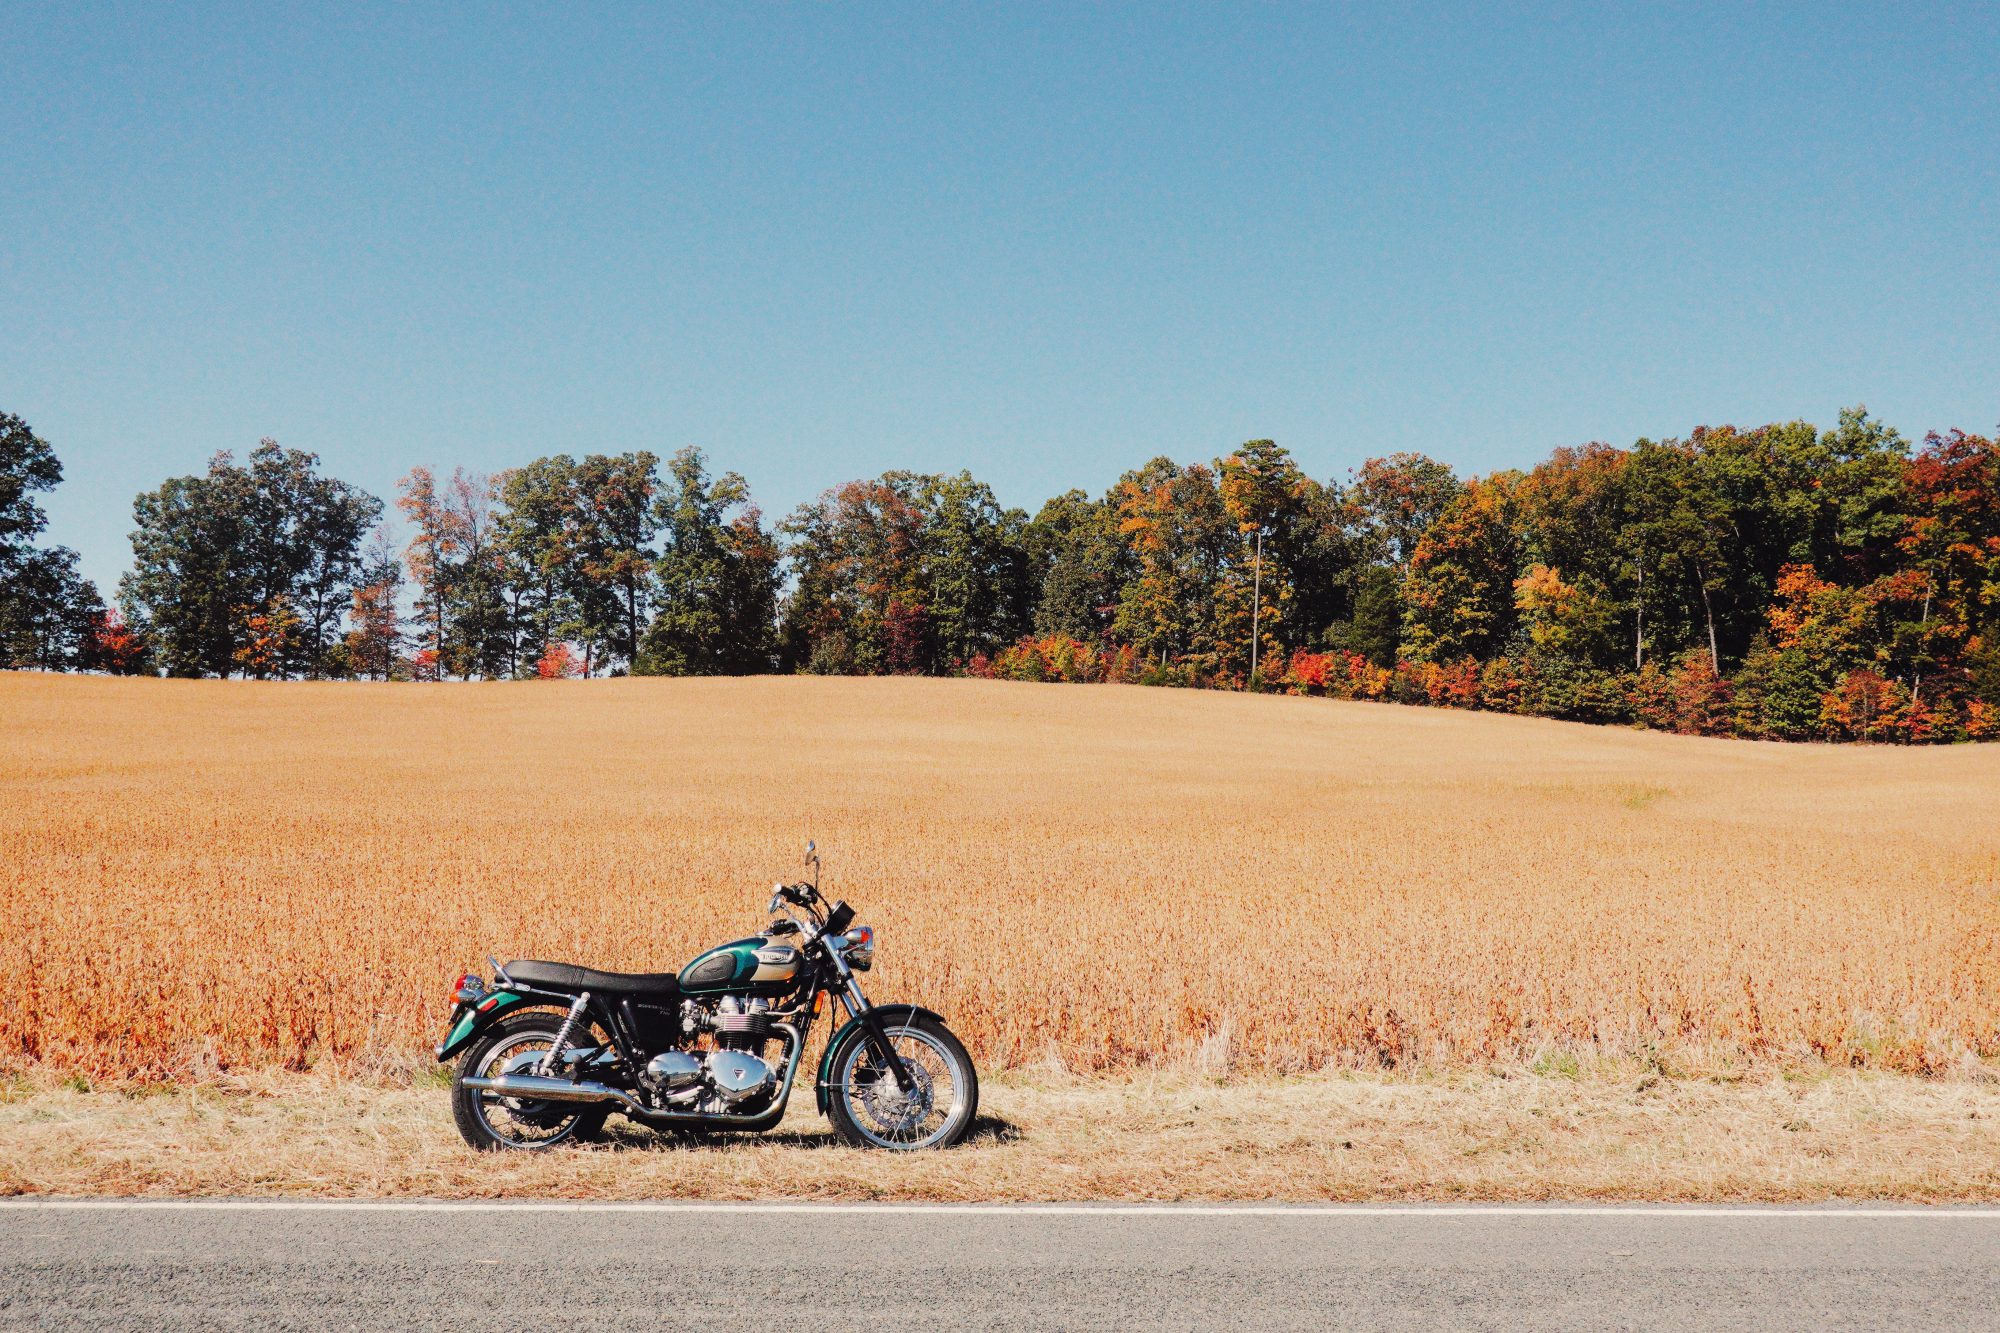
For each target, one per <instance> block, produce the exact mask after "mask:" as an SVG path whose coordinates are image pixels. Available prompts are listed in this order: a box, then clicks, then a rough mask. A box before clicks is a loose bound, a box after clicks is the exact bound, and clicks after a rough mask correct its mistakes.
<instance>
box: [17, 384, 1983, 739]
mask: <svg viewBox="0 0 2000 1333" xmlns="http://www.w3.org/2000/svg"><path fill="white" fill-rule="evenodd" d="M60 477H61V469H60V466H59V464H58V463H57V462H56V460H55V455H54V452H53V451H52V450H51V449H50V448H49V446H48V445H47V444H46V443H45V442H44V441H42V440H40V439H39V438H38V437H36V436H35V435H34V433H33V432H32V431H31V430H29V428H28V427H27V425H26V424H25V423H24V422H22V421H21V420H20V419H19V418H17V417H11V416H0V654H4V658H0V660H4V661H5V662H7V663H9V664H12V665H17V666H35V667H43V668H49V669H82V670H104V671H115V672H148V671H149V672H161V673H165V674H169V675H177V676H228V675H241V676H249V677H256V678H292V677H309V678H355V677H364V678H373V679H381V680H389V679H413V680H438V679H445V678H454V677H455V678H460V679H506V678H521V677H535V676H542V677H547V676H564V675H604V674H622V673H631V674H661V675H721V674H748V673H756V672H768V671H807V672H815V673H825V674H926V675H950V674H966V675H977V676H987V677H998V678H1007V679H1024V680H1065V681H1130V682H1136V683H1143V684H1157V685H1178V686H1192V687H1206V688H1223V689H1265V690H1283V691H1288V692H1292V693H1300V694H1316V695H1331V696H1336V697H1345V698H1360V699H1385V700H1394V701H1399V702H1407V703H1428V704H1438V705H1445V706H1456V707H1470V708H1484V709H1492V710H1498V711H1507V712H1515V713H1525V714H1534V715H1540V716H1547V717H1558V718H1571V719H1577V720H1584V721H1593V722H1609V723H1625V724H1636V725H1642V726H1650V727H1657V728H1662V729H1667V730H1675V731H1684V732H1693V733H1699V734H1708V735H1739V736H1750V737H1767V738H1784V739H1811V738H1832V739H1884V740H1901V741H1943V740H1957V739H1980V738H1987V737H1993V736H1996V735H2000V449H1996V446H1995V445H1994V443H1993V442H1992V441H1991V440H1988V439H1986V438H1984V437H1981V436H1977V435H1970V434H1967V433H1965V432H1963V431H1957V430H1954V431H1949V432H1943V433H1932V434H1930V435H1927V436H1925V437H1924V438H1923V439H1922V440H1921V441H1920V442H1917V443H1915V444H1912V443H1911V442H1910V441H1909V440H1907V439H1905V438H1904V437H1903V436H1902V435H1900V434H1899V433H1898V432H1896V431H1895V430H1893V429H1891V428H1890V427H1888V426H1886V425H1885V424H1883V423H1881V422H1879V421H1877V420H1875V419H1873V418H1871V417H1870V416H1869V415H1868V414H1867V413H1866V412H1865V410H1863V409H1859V408H1856V409H1852V410H1850V411H1847V412H1843V413H1842V414H1841V416H1840V420H1839V422H1838V424H1837V425H1836V426H1834V427H1833V428H1831V429H1826V430H1821V429H1818V428H1816V427H1814V426H1812V425H1809V424H1807V423H1803V422H1788V423H1781V424H1774V425H1768V426H1762V427H1758V428H1755V429H1737V428H1734V427H1716V428H1702V429H1698V430H1695V431H1693V432H1692V433H1690V434H1689V435H1688V436H1686V437H1685V438H1667V439H1660V440H1653V439H1641V440H1639V441H1637V442H1636V443H1634V444H1633V445H1632V446H1630V447H1629V448H1619V447H1613V446H1610V445H1605V444H1589V445H1583V446H1580V447H1575V448H1561V449H1557V450H1555V451H1554V453H1552V454H1551V455H1550V456H1549V457H1548V458H1547V459H1546V460H1544V461H1543V462H1541V463H1540V464H1538V465H1537V466H1535V467H1534V468H1532V469H1528V470H1525V471H1521V470H1503V471H1499V472H1494V473H1490V474H1487V475H1484V476H1472V477H1460V476H1459V475H1457V474H1456V473H1455V472H1454V471H1453V470H1452V469H1451V468H1450V467H1448V466H1447V465H1445V464H1444V463H1441V462H1439V461H1437V460H1435V459H1432V458H1429V457H1427V456H1424V455H1422V454H1415V453H1397V454H1391V455H1389V456H1387V457H1382V458H1371V459H1368V460H1367V461H1365V462H1363V463H1362V464H1361V465H1360V466H1359V467H1357V468H1355V469H1354V470H1353V471H1352V472H1351V473H1349V474H1348V475H1347V476H1346V477H1345V478H1344V479H1340V480H1328V481H1320V480H1317V479H1315V478H1313V477H1310V476H1308V475H1307V474H1306V473H1305V472H1304V471H1303V470H1302V469H1301V468H1300V467H1299V466H1298V464H1297V463H1296V461H1295V460H1294V459H1293V458H1292V457H1291V456H1290V455H1289V454H1288V453H1287V451H1286V450H1284V449H1283V448H1281V447H1279V446H1278V445H1277V444H1275V443H1273V442H1272V441H1270V440H1253V441H1250V442H1248V443H1246V444H1244V445H1242V446H1241V447H1239V448H1237V449H1235V450H1233V451H1231V452H1230V453H1228V454H1227V455H1225V456H1223V457H1220V458H1217V459H1215V460H1214V461H1212V462H1204V463H1193V464H1187V465H1183V464H1180V463H1177V462H1175V461H1173V460H1171V459H1167V458H1156V459H1154V460H1152V461H1151V462H1149V463H1146V464H1145V465H1144V466H1142V467H1139V468H1136V469H1134V470H1132V471H1130V472H1127V473H1125V474H1124V475H1123V476H1122V477H1120V478H1119V479H1118V480H1117V481H1116V482H1115V483H1113V484H1112V485H1111V487H1110V488H1109V489H1107V490H1106V491H1105V492H1103V493H1102V494H1101V495H1096V496H1093V495H1091V494H1089V493H1088V492H1085V491H1082V490H1072V491H1069V492H1067V493H1065V494H1063V495H1060V496H1057V497H1055V498H1054V499H1051V500H1049V501H1048V502H1047V503H1046V504H1044V505H1042V506H1041V508H1040V509H1039V511H1038V512H1036V513H1035V514H1034V515H1033V516H1032V517H1031V516H1030V515H1029V514H1028V513H1027V512H1026V511H1024V510H1021V509H1015V508H1009V507H1006V506H1004V505H1002V504H1001V503H1000V502H999V500H998V499H997V497H996V496H995V494H994V492H993V491H992V489H991V488H990V487H989V486H987V485H986V484H985V483H983V482H980V481H978V480H976V479H974V478H973V477H972V476H971V475H970V474H969V473H965V472H960V473H957V474H955V475H941V474H920V473H913V472H889V473H885V474H884V475H882V476H880V477H878V478H874V479H871V480H861V481H852V482H848V483H846V484H844V485H841V486H838V487H835V488H834V489H832V490H830V491H828V492H826V493H825V494H823V495H821V496H820V497H818V498H817V499H815V500H813V501H810V502H808V503H806V504H803V505H801V506H799V507H798V508H797V509H796V510H795V511H793V512H792V513H791V514H789V515H787V516H786V517H784V518H783V519H782V520H781V521H779V522H777V523H776V524H775V525H771V524H767V523H766V522H765V520H764V517H763V515H762V514H761V512H760V511H759V510H758V509H757V507H756V506H755V505H754V503H752V500H751V496H750V491H749V487H748V485H747V484H746V483H745V482H744V480H743V478H742V477H740V476H738V475H737V474H735V473H733V472H725V473H722V474H720V475H716V474H714V473H713V472H712V471H711V470H710V467H709V464H708V461H707V459H706V458H705V457H704V455H703V454H702V453H701V452H700V451H699V450H696V449H684V450H682V451H681V452H679V453H677V454H674V455H673V456H672V457H671V458H668V459H665V460H664V461H663V460H662V459H660V458H659V457H658V456H657V455H654V454H652V453H648V452H644V451H635V452H628V453H623V454H617V455H589V456H586V457H583V458H573V457H571V456H569V455H553V456H549V457H544V458H538V459H535V460H534V461H532V462H530V463H527V464H526V465H524V466H522V467H518V468H512V469H509V470H507V471H504V472H500V473H497V474H494V475H491V476H485V475H478V474H470V473H467V472H465V471H463V470H460V471H456V472H454V473H452V474H451V475H450V476H448V477H443V478H440V477H438V476H436V475H434V474H433V472H432V471H431V470H429V469H426V468H422V467H419V468H414V469H412V470H411V471H410V473H409V474H408V475H407V476H405V477H404V478H403V479H402V481H401V482H400V483H399V486H398V490H397V494H396V495H395V497H394V498H393V505H394V508H395V511H396V512H397V514H398V515H400V519H401V524H402V528H403V531H404V534H405V535H404V537H403V538H402V539H401V540H400V541H397V540H392V539H391V537H390V535H389V533H390V528H389V527H388V526H385V525H384V524H383V522H382V520H383V519H384V517H385V514H386V512H387V509H388V507H387V506H385V505H384V504H383V503H382V501H380V500H379V499H377V498H375V497H373V496H370V495H368V494H366V493H365V492H364V491H362V490H360V489H359V488H357V487H354V486H352V485H349V484H348V483H345V482H342V481H339V480H336V479H333V478H330V477H327V476H325V475H323V474H322V473H321V471H320V469H319V460H318V459H317V458H316V457H315V456H314V455H312V454H310V453H305V452H301V451H298V450H292V449H286V448H282V447H281V446H279V445H278V444H276V443H275V442H273V441H270V440H265V441H263V442H262V443H260V444H259V445H258V446H257V447H256V448H255V449H253V450H251V452H250V453H249V455H248V457H247V458H246V459H245V460H243V461H242V462H238V461H237V460H236V459H235V458H234V457H233V456H232V455H230V454H226V453H225V454H218V455H217V456H216V457H215V458H214V459H213V460H212V461H211V463H210V464H209V467H208V470H207V472H206V473H205V474H202V475H198V476H188V477H178V478H172V479H169V480H167V481H165V482H163V483H162V484H161V486H160V487H159V488H158V489H157V490H154V491H149V492H147V493H145V494H142V495H140V496H139V497H138V498H137V500H136V501H135V502H134V507H133V517H134V524H135V527H134V531H133V534H132V547H133V566H132V570H131V572H130V573H129V574H128V575H126V576H125V578H124V579H123V580H122V581H121V583H120V586H119V588H118V592H117V598H116V606H115V607H114V606H106V605H105V604H104V603H103V601H102V599H101V598H100V596H99V594H98V593H97V591H96V590H95V589H94V588H92V587H91V586H90V585H89V584H88V583H87V582H86V581H85V580H83V579H81V578H80V577H79V576H78V574H77V572H76V557H75V555H74V553H73V552H69V551H67V550H64V549H62V548H47V549H45V548H42V547H39V546H37V545H36V544H35V540H34V539H35V538H36V536H37V535H38V534H39V532H40V531H41V529H42V527H43V519H42V515H41V512H40V510H39V508H38V506H37V505H36V504H35V502H34V498H33V496H34V493H35V492H37V491H39V490H46V489H47V488H49V487H52V486H54V485H55V484H56V483H57V481H59V480H60Z"/></svg>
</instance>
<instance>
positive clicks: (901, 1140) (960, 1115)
mask: <svg viewBox="0 0 2000 1333" xmlns="http://www.w3.org/2000/svg"><path fill="white" fill-rule="evenodd" d="M888 1037H889V1044H890V1045H891V1046H892V1047H894V1048H895V1051H896V1055H897V1057H898V1058H899V1059H900V1060H901V1061H902V1062H903V1067H904V1068H905V1069H907V1070H908V1071H909V1073H910V1082H911V1085H912V1086H911V1087H910V1088H909V1089H908V1090H907V1091H905V1090H904V1089H903V1088H902V1087H900V1086H898V1084H897V1082H896V1079H895V1076H894V1075H893V1074H891V1073H890V1071H889V1070H888V1068H887V1067H886V1066H885V1065H883V1063H882V1062H881V1061H880V1060H879V1059H878V1057H877V1056H876V1053H875V1050H874V1048H873V1046H872V1045H871V1043H870V1042H869V1041H868V1039H867V1037H866V1036H865V1035H864V1034H862V1033H858V1032H857V1033H856V1034H855V1035H854V1037H853V1038H852V1039H850V1040H849V1041H848V1042H847V1043H846V1044H845V1045H844V1046H843V1047H842V1048H841V1051H840V1053H839V1055H838V1056H837V1057H836V1058H835V1060H834V1093H835V1096H834V1099H833V1103H832V1105H831V1107H830V1108H829V1109H830V1110H831V1111H832V1120H833V1127H834V1130H835V1132H836V1133H838V1134H839V1135H840V1137H841V1138H842V1139H843V1140H845V1141H846V1142H848V1143H851V1144H853V1145H854V1146H855V1147H863V1148H889V1149H893V1150H897V1151H904V1152H908V1151H913V1150H915V1149H919V1148H948V1147H950V1146H951V1145H952V1144H954V1143H957V1142H958V1141H959V1140H961V1139H963V1138H964V1137H965V1135H966V1132H967V1131H968V1130H970V1129H971V1128H972V1120H973V1117H974V1116H975V1115H976V1114H977V1113H978V1110H979V1080H978V1076H977V1075H976V1074H975V1073H974V1072H973V1068H972V1059H971V1057H969V1056H968V1055H966V1053H965V1047H964V1046H962V1045H961V1044H960V1043H959V1040H958V1038H956V1037H954V1036H952V1035H951V1033H950V1032H949V1031H948V1030H947V1029H946V1028H945V1026H944V1025H943V1024H942V1023H938V1022H935V1021H933V1020H931V1019H927V1018H911V1019H907V1020H905V1021H903V1022H901V1023H892V1024H891V1025H890V1026H889V1029H888Z"/></svg>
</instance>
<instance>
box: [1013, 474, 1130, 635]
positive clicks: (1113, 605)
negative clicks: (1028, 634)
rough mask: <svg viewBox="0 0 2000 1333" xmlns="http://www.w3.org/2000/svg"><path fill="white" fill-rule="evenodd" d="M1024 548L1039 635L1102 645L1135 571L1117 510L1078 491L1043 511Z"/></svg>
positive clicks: (1026, 533) (1025, 537) (1026, 535)
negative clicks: (1120, 594)
mask: <svg viewBox="0 0 2000 1333" xmlns="http://www.w3.org/2000/svg"><path fill="white" fill-rule="evenodd" d="M1021 545H1022V549H1023V551H1024V552H1025V555H1026V559H1027V564H1028V578H1029V581H1030V583H1031V585H1032V586H1033V587H1034V588H1035V589H1036V590H1037V591H1036V596H1035V598H1034V606H1035V610H1034V629H1035V633H1037V634H1042V635H1056V636H1060V637H1063V638H1069V639H1076V640H1079V641H1081V642H1083V643H1090V644H1097V643H1102V642H1104V641H1105V639H1106V638H1107V637H1108V636H1109V635H1110V633H1111V627H1112V622H1113V620H1114V618H1115V617H1116V616H1117V613H1118V599H1119V591H1120V589H1121V588H1122V587H1123V586H1124V584H1125V580H1126V579H1127V578H1128V577H1130V574H1131V569H1132V562H1131V558H1130V552H1129V550H1128V548H1127V547H1126V545H1125V543H1124V542H1123V541H1121V540H1120V539H1119V535H1118V512H1117V508H1116V506H1115V505H1114V504H1113V503H1112V502H1110V501H1108V500H1093V499H1091V498H1090V497H1089V495H1087V494H1086V493H1085V492H1083V491H1080V490H1071V491H1065V492H1064V493H1063V494H1061V495H1058V496H1056V497H1055V498H1054V499H1053V500H1050V501H1049V502H1048V503H1046V504H1044V505H1043V506H1042V507H1041V510H1040V512H1038V513H1037V514H1036V515H1035V517H1034V521H1033V522H1031V523H1029V524H1028V525H1027V527H1026V528H1025V529H1024V530H1023V531H1022V534H1021Z"/></svg>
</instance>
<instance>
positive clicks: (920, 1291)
mask: <svg viewBox="0 0 2000 1333" xmlns="http://www.w3.org/2000/svg"><path fill="white" fill-rule="evenodd" d="M1996 1323H2000V1210H1993V1209H1984V1210H1959V1211H1954V1210H1949V1209H1939V1210H1935V1211H1926V1210H1881V1211H1869V1210H1839V1209H1832V1210H1827V1211H1824V1212H1818V1211H1811V1210H1757V1209H1742V1210H1724V1209H1702V1210H1669V1209H1643V1210H1641V1209H1617V1208H1607V1209H1570V1210H1548V1209H1473V1208H1465V1209H1415V1208H1412V1209H1361V1208H1355V1209H1335V1210H1308V1209H1296V1210H1294V1209H1255V1210H1244V1209H1224V1208H1217V1209H1157V1210H1153V1209H1132V1210H1127V1209H1117V1208H1105V1209H1093V1210H1086V1209H1082V1208H1061V1209H1033V1208H1025V1209H984V1208H982V1209H967V1210H955V1209H939V1208H915V1207H910V1208H870V1207H868V1206H865V1205H862V1206H854V1207H844V1208H824V1209H803V1210H801V1209H788V1208H780V1209H742V1208H738V1209H726V1208H725V1209H719V1210H718V1209H712V1208H704V1207H699V1206H697V1207H693V1208H688V1207H681V1208H663V1207H658V1206H649V1205H640V1206H637V1207H628V1208H620V1207H617V1206H593V1207H589V1208H584V1209H578V1208H575V1207H564V1206H553V1207H552V1206H546V1205H505V1204H502V1205H473V1206H464V1205H414V1206H411V1205H403V1206H389V1207H384V1206H381V1205H372V1206H362V1207H359V1208H353V1207H314V1206H305V1207H300V1206H283V1205H280V1206H277V1207H272V1206H268V1205H266V1206H255V1207H238V1206H231V1205H221V1206H218V1205H214V1204H208V1205H195V1206H179V1205H166V1206H162V1205H159V1204H146V1203H137V1204H112V1205H104V1204H92V1205H85V1206H69V1207H65V1206H49V1205H46V1204H37V1203H29V1202H10V1203H5V1204H0V1326H5V1327H9V1328H14V1327H35V1328H85V1327H88V1328H107V1327H147V1328H158V1327H203V1328H274V1327H278V1328H380V1327H418V1326H422V1327H425V1328H427V1329H430V1330H436V1329H438V1328H495V1329H518V1328H536V1327H551V1326H554V1327H596V1328H659V1327H662V1326H683V1327H687V1326H691V1327H697V1328H730V1329H737V1330H740V1329H745V1328H752V1329H754V1328H759V1327H785V1326H796V1327H807V1328H846V1327H851V1326H854V1325H856V1324H865V1325H867V1326H869V1327H886V1328H914V1327H926V1328H938V1327H949V1328H956V1327H971V1328H1007V1329H1034V1328H1066V1329H1067V1328H1091V1327H1112V1326H1123V1327H1133V1326H1139V1327H1148V1328H1154V1327H1169V1328H1171V1327H1179V1328H1195V1327H1204V1328H1206V1327H1215V1326H1218V1325H1226V1326H1227V1327H1229V1328H1230V1329H1232V1330H1250V1329H1265V1328H1271V1329H1278V1328H1282V1329H1286V1330H1295V1329H1297V1328H1299V1327H1301V1326H1317V1327H1341V1328H1436V1327H1440V1326H1444V1327H1486V1328H1523V1327H1528V1328H1537V1327H1547V1328H1556V1327H1560V1328H1617V1327H1648V1328H1731V1329H1738V1328H1745V1327H1767V1328H1768V1327H1792V1328H1808V1327H1810V1328H1826V1327H1848V1328H1890V1327H1903V1328H1907V1327H1925V1328H1992V1327H1994V1326H1995V1325H1996Z"/></svg>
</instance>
